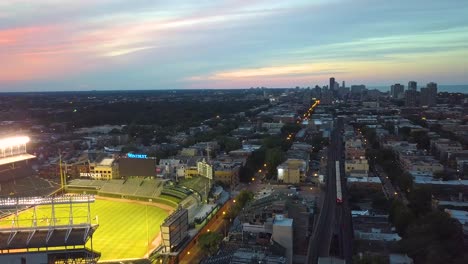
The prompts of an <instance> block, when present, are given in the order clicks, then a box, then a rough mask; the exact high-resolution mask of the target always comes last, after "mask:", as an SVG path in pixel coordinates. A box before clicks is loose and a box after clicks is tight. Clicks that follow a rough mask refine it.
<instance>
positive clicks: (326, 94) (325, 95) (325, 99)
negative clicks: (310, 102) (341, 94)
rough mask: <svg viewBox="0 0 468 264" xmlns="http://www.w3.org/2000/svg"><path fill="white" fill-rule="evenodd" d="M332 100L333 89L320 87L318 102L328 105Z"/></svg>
mask: <svg viewBox="0 0 468 264" xmlns="http://www.w3.org/2000/svg"><path fill="white" fill-rule="evenodd" d="M332 102H333V91H332V90H330V89H322V99H321V100H320V103H321V104H323V105H330V104H332Z"/></svg>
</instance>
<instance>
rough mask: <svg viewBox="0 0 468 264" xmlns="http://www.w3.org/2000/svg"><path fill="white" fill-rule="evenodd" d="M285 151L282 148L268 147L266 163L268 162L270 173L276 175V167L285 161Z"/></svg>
mask: <svg viewBox="0 0 468 264" xmlns="http://www.w3.org/2000/svg"><path fill="white" fill-rule="evenodd" d="M283 159H284V152H283V150H281V148H272V149H267V151H266V154H265V163H266V164H267V169H268V174H269V175H270V176H273V175H276V173H277V172H276V167H277V166H278V165H280V164H281V162H283Z"/></svg>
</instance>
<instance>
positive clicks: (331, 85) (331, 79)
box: [328, 77, 335, 90]
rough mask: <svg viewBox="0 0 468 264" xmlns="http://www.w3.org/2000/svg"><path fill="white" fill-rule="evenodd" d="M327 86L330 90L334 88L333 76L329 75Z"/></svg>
mask: <svg viewBox="0 0 468 264" xmlns="http://www.w3.org/2000/svg"><path fill="white" fill-rule="evenodd" d="M328 88H329V89H330V90H334V89H335V78H334V77H331V78H330V85H329V86H328Z"/></svg>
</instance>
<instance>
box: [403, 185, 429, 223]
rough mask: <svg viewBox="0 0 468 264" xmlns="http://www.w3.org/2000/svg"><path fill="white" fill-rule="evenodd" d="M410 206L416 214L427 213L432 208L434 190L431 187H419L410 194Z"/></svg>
mask: <svg viewBox="0 0 468 264" xmlns="http://www.w3.org/2000/svg"><path fill="white" fill-rule="evenodd" d="M408 198H409V202H410V205H409V207H410V208H411V210H412V211H413V213H414V214H415V215H416V216H421V215H424V214H427V213H429V212H430V211H431V208H432V205H431V204H432V190H431V188H430V187H419V188H416V189H414V190H413V191H412V192H411V193H410V194H409V197H408Z"/></svg>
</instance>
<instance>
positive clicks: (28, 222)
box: [0, 137, 206, 263]
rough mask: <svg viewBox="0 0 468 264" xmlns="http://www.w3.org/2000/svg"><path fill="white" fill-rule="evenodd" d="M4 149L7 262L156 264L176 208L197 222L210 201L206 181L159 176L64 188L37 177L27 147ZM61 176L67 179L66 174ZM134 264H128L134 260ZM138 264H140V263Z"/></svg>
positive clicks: (0, 161)
mask: <svg viewBox="0 0 468 264" xmlns="http://www.w3.org/2000/svg"><path fill="white" fill-rule="evenodd" d="M5 142H9V143H8V144H3V146H2V147H1V153H0V154H1V155H2V157H0V167H1V168H0V187H1V188H0V241H2V242H1V243H0V262H3V261H8V260H9V257H10V259H11V258H13V257H15V258H18V257H20V258H21V259H22V260H23V259H24V260H25V261H26V260H28V259H30V258H34V259H35V260H36V259H39V258H42V259H44V260H45V261H44V263H46V262H47V263H67V261H70V260H73V261H76V263H96V262H121V261H130V262H131V261H137V260H140V259H151V256H152V255H154V254H155V253H157V252H158V251H159V250H161V248H162V238H161V234H160V231H161V230H160V228H161V225H162V224H163V222H164V221H165V219H166V218H168V216H170V215H171V213H173V212H174V211H175V210H176V209H177V208H186V209H188V214H189V216H190V217H193V215H194V214H195V213H196V210H197V208H198V206H199V204H200V203H201V201H202V200H203V199H206V193H205V194H204V193H203V190H204V189H205V188H206V182H205V181H206V179H205V178H201V177H194V178H192V179H190V180H185V181H184V182H183V183H182V184H178V185H175V184H173V183H172V182H170V181H166V180H161V179H154V177H126V178H125V179H115V180H93V179H74V180H70V181H69V182H66V178H65V177H63V176H62V177H61V178H62V179H61V184H58V183H55V182H51V181H48V180H45V179H42V178H39V177H34V176H31V169H30V164H29V163H30V160H32V159H34V158H35V157H34V156H33V155H30V154H27V152H26V143H27V142H29V138H27V137H22V138H15V139H14V140H11V139H9V140H7V141H4V142H3V143H5ZM61 175H62V174H61ZM130 262H129V263H130ZM135 263H136V262H135Z"/></svg>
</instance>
